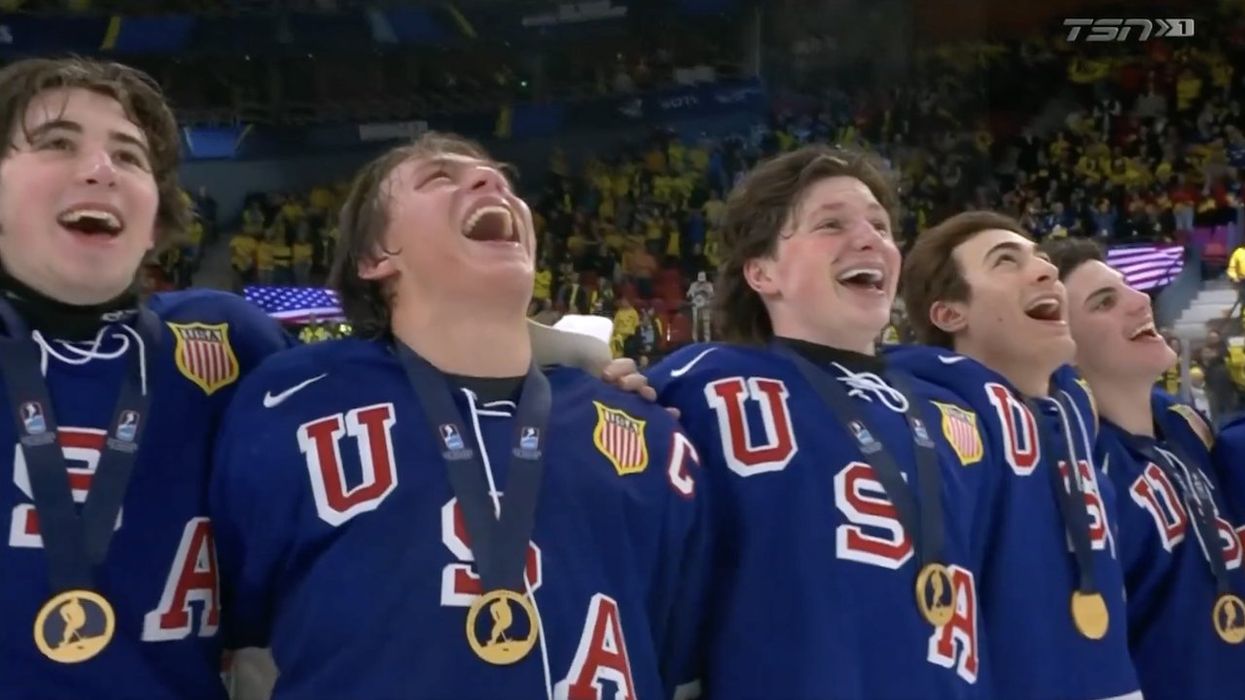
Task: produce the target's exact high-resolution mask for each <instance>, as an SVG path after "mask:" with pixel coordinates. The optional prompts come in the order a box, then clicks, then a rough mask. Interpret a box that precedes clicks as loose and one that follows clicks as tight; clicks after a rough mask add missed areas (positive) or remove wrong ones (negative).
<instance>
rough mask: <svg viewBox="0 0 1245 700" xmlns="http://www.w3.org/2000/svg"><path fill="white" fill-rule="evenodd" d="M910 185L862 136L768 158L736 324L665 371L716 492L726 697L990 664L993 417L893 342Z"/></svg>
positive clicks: (893, 695) (715, 600)
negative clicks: (895, 353)
mask: <svg viewBox="0 0 1245 700" xmlns="http://www.w3.org/2000/svg"><path fill="white" fill-rule="evenodd" d="M895 206H896V198H895V194H894V191H893V190H892V189H891V187H890V185H889V184H888V183H887V181H886V180H885V179H884V177H883V175H882V173H881V172H880V171H879V170H878V169H877V168H875V167H874V166H873V165H872V164H871V163H870V162H869V161H868V160H867V159H866V158H864V157H862V156H860V155H856V154H853V153H850V152H846V151H841V150H836V149H831V148H827V147H824V146H809V147H805V148H801V149H799V150H797V151H794V152H792V153H788V154H785V155H782V156H779V157H777V158H774V159H773V160H770V161H768V162H766V163H763V164H762V165H760V166H759V167H758V168H756V169H755V170H754V171H753V172H752V173H750V174H749V175H748V176H747V178H746V179H745V180H744V182H743V184H741V185H740V186H739V187H738V188H737V189H736V191H735V192H734V193H733V194H732V195H731V197H730V201H729V204H728V206H727V213H726V216H725V221H724V223H723V227H722V232H723V246H722V248H723V251H724V260H725V263H724V267H723V269H722V270H721V272H720V274H719V278H718V281H717V295H716V304H717V307H716V309H715V314H714V315H715V318H716V319H717V320H718V322H719V324H720V328H721V330H722V332H723V337H724V338H726V339H727V341H728V342H726V343H722V344H704V345H694V346H691V347H688V348H684V349H683V350H680V351H679V352H676V353H675V354H674V355H672V356H671V357H669V358H668V359H667V360H665V361H664V362H662V363H661V364H659V365H658V366H656V367H654V368H653V369H652V370H651V372H650V380H651V381H652V382H653V384H654V386H655V387H657V389H658V392H659V399H658V400H659V401H660V402H661V403H663V404H666V405H672V406H675V407H677V408H678V409H679V410H680V412H681V414H682V421H683V424H684V425H685V426H686V429H687V430H688V431H689V434H690V435H691V436H692V438H693V440H694V442H695V443H696V444H697V445H698V446H699V447H700V448H701V449H702V450H703V453H702V456H703V458H704V460H705V466H706V468H705V470H704V473H705V483H706V484H707V485H708V487H709V489H710V490H711V492H712V498H711V499H710V503H711V504H713V509H712V513H713V515H712V516H711V522H712V528H713V532H714V537H713V539H714V542H715V543H716V546H715V548H714V549H715V562H714V565H713V567H712V570H713V571H714V572H715V574H714V580H713V581H712V582H711V586H710V592H709V594H708V596H709V599H710V600H709V603H708V608H707V615H708V620H709V622H708V626H707V629H706V640H705V643H706V645H707V653H708V655H709V659H708V662H707V663H708V665H707V670H706V681H705V682H706V685H705V693H706V696H707V697H712V698H714V699H715V700H722V699H728V700H729V699H736V698H737V699H740V700H744V699H748V700H750V699H752V698H783V699H784V700H801V699H804V700H813V699H816V700H848V699H851V700H856V699H859V700H866V699H868V700H873V699H894V700H899V699H905V698H916V697H921V698H939V699H942V698H970V697H978V694H979V693H980V692H981V690H980V689H981V688H982V687H983V685H984V679H983V675H984V673H985V667H986V661H987V660H986V659H983V654H982V653H981V647H980V645H979V640H978V624H979V622H978V619H977V602H976V589H975V585H976V584H975V577H974V575H973V573H972V572H971V571H969V570H968V569H967V568H966V566H965V562H966V555H967V551H966V549H965V546H966V541H967V538H968V533H967V532H966V528H967V523H968V519H967V518H968V515H969V513H968V511H967V510H966V508H965V507H964V505H963V504H964V503H965V498H964V496H963V495H962V493H961V490H960V484H959V478H960V473H961V472H963V471H965V470H979V469H981V468H982V466H981V464H980V463H981V461H982V460H983V458H984V455H983V452H982V443H981V441H980V438H979V436H978V435H977V433H976V428H975V425H974V422H975V418H974V417H973V416H972V414H971V413H970V412H968V411H966V410H964V409H963V407H961V406H957V405H955V404H954V403H953V402H951V401H943V402H942V403H940V404H934V403H932V402H931V401H930V400H929V399H928V398H927V396H928V395H927V394H926V393H925V392H924V391H922V393H915V392H916V391H918V390H919V389H917V388H915V386H914V385H915V384H916V383H915V382H912V381H911V380H910V379H905V378H904V377H901V376H897V375H895V374H894V373H892V372H891V371H890V368H889V367H887V365H886V363H885V362H884V361H882V360H881V359H880V358H878V357H876V356H874V354H873V352H874V351H873V348H874V345H873V341H874V339H875V338H876V337H877V336H878V334H879V333H880V332H881V330H882V328H883V326H885V325H886V323H887V322H888V320H889V317H890V308H891V302H892V301H893V299H894V294H895V286H896V284H897V282H898V274H899V251H898V249H897V248H896V246H895V242H894V239H893V238H892V233H891V231H892V229H891V222H892V215H893V212H894V210H895ZM923 388H924V387H923Z"/></svg>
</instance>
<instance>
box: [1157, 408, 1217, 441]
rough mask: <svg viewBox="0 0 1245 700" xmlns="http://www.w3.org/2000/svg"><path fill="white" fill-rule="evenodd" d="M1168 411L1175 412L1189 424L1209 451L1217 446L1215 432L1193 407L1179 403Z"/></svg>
mask: <svg viewBox="0 0 1245 700" xmlns="http://www.w3.org/2000/svg"><path fill="white" fill-rule="evenodd" d="M1168 410H1171V411H1175V412H1176V413H1177V414H1178V415H1179V416H1180V417H1181V418H1183V419H1184V422H1186V423H1188V424H1189V429H1190V430H1192V431H1193V433H1194V434H1195V435H1197V436H1198V438H1199V439H1201V441H1202V444H1204V445H1206V449H1207V450H1208V451H1209V450H1210V449H1212V448H1214V446H1215V431H1214V430H1212V429H1211V427H1210V426H1209V425H1207V424H1206V419H1204V418H1202V414H1200V413H1198V412H1197V411H1196V410H1194V408H1193V407H1192V406H1186V405H1184V404H1182V403H1178V404H1175V405H1172V406H1169V407H1168Z"/></svg>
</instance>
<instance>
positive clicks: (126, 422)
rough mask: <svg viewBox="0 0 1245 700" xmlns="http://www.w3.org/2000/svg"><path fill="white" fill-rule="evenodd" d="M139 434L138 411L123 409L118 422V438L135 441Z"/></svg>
mask: <svg viewBox="0 0 1245 700" xmlns="http://www.w3.org/2000/svg"><path fill="white" fill-rule="evenodd" d="M137 435H138V411H123V412H122V413H121V420H120V421H118V422H117V439H118V440H122V441H124V442H134V438H135V436H137Z"/></svg>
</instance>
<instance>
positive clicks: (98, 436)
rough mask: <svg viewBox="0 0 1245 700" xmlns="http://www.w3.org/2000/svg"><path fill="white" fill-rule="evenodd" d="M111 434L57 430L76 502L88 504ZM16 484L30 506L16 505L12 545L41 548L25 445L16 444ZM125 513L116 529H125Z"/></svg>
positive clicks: (14, 474) (93, 429) (11, 522)
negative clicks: (123, 518) (100, 461)
mask: <svg viewBox="0 0 1245 700" xmlns="http://www.w3.org/2000/svg"><path fill="white" fill-rule="evenodd" d="M106 437H107V434H106V433H105V431H103V430H99V429H97V428H70V427H64V426H62V427H60V428H58V429H57V431H56V441H57V442H58V443H59V444H60V446H61V454H63V455H64V457H65V464H66V468H67V469H66V470H67V471H68V472H69V487H70V489H71V491H72V493H73V500H74V503H79V504H81V503H83V502H85V501H86V495H87V493H89V492H90V490H91V480H92V479H94V478H95V470H96V469H98V468H99V460H100V457H101V456H102V455H103V451H104V439H105V438H106ZM13 483H14V484H15V485H16V486H17V488H18V490H19V491H21V492H22V495H24V496H25V497H26V499H27V500H28V501H30V502H29V503H18V504H17V505H15V506H13V518H12V520H11V521H10V523H9V546H10V547H29V548H32V549H41V548H42V547H43V537H42V536H40V534H39V514H38V513H37V512H35V504H34V502H33V501H34V495H33V494H32V492H31V490H30V470H29V468H28V466H27V464H26V454H25V453H24V452H23V451H22V447H21V445H18V444H14V445H13ZM123 515H124V510H123V511H120V512H118V513H117V526H116V529H120V528H121V521H122V517H123Z"/></svg>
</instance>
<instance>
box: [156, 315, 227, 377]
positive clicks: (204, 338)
mask: <svg viewBox="0 0 1245 700" xmlns="http://www.w3.org/2000/svg"><path fill="white" fill-rule="evenodd" d="M168 325H169V329H170V330H172V331H173V337H174V338H176V339H177V346H176V347H175V348H174V349H173V359H174V360H175V361H176V363H177V369H178V371H180V372H181V373H182V375H183V376H184V377H186V378H187V379H189V380H190V381H192V382H194V383H195V384H198V385H199V388H200V389H203V392H204V393H205V394H212V393H213V392H215V391H216V390H218V389H222V388H224V387H227V386H229V385H230V384H232V383H234V382H236V381H238V357H237V355H235V354H234V352H233V346H231V345H230V344H229V324H227V323H215V324H209V323H186V324H182V323H170V324H168Z"/></svg>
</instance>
